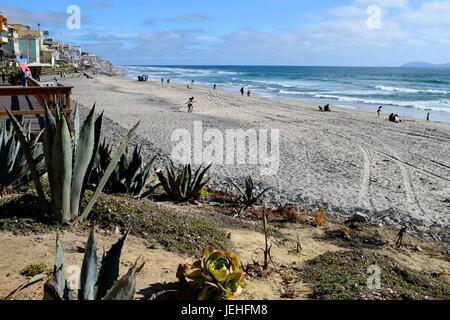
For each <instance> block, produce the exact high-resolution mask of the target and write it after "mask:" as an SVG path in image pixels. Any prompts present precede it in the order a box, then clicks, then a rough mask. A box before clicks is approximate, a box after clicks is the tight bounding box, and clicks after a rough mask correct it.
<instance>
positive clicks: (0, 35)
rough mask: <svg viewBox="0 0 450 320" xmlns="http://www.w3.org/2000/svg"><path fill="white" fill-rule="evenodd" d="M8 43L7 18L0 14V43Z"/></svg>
mask: <svg viewBox="0 0 450 320" xmlns="http://www.w3.org/2000/svg"><path fill="white" fill-rule="evenodd" d="M7 43H8V19H7V18H6V17H5V16H3V15H0V45H2V46H3V45H4V44H7Z"/></svg>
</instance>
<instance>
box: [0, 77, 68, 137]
mask: <svg viewBox="0 0 450 320" xmlns="http://www.w3.org/2000/svg"><path fill="white" fill-rule="evenodd" d="M28 85H29V86H28V87H16V86H14V87H13V86H0V122H3V123H7V122H9V120H8V114H7V113H6V110H5V109H8V110H9V111H11V113H12V114H13V115H14V116H16V117H17V119H18V120H19V121H25V122H28V121H31V131H32V132H39V131H40V130H42V129H43V128H44V117H43V116H44V114H45V110H44V107H43V106H44V104H45V103H47V105H49V107H50V109H52V111H53V112H55V111H54V108H55V106H56V104H60V105H62V106H63V107H64V113H65V114H66V115H70V114H71V113H72V109H71V101H70V95H71V92H72V87H65V86H61V85H59V86H55V87H41V86H40V85H39V83H38V82H36V81H35V80H33V79H30V80H29V82H28ZM69 118H70V117H69ZM69 122H70V121H69Z"/></svg>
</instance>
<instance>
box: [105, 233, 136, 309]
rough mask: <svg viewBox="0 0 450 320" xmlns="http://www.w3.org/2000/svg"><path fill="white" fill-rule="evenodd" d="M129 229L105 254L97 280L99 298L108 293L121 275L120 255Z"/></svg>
mask: <svg viewBox="0 0 450 320" xmlns="http://www.w3.org/2000/svg"><path fill="white" fill-rule="evenodd" d="M128 234H129V231H128V232H127V233H126V234H125V235H124V236H123V237H122V238H121V239H120V240H119V241H118V242H117V243H115V244H114V245H113V246H112V247H111V249H110V250H109V251H108V252H107V253H106V254H105V255H104V256H103V259H102V266H101V268H100V272H99V275H98V281H97V300H100V299H101V298H102V297H104V296H105V295H106V292H107V291H108V290H109V289H110V288H111V287H112V286H113V284H114V282H115V281H116V280H117V278H118V277H119V265H120V256H121V254H122V248H123V245H124V243H125V240H126V238H127V236H128Z"/></svg>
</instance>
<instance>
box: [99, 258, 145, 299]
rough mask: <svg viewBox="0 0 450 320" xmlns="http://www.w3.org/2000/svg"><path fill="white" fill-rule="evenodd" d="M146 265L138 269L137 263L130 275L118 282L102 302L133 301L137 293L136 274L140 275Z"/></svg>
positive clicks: (129, 272) (129, 271)
mask: <svg viewBox="0 0 450 320" xmlns="http://www.w3.org/2000/svg"><path fill="white" fill-rule="evenodd" d="M143 267H144V264H142V265H141V266H140V267H137V261H136V263H135V264H134V266H133V267H131V268H130V270H128V273H127V274H126V275H125V276H123V277H122V278H121V279H120V280H118V281H116V282H115V283H114V285H113V286H112V287H111V289H110V290H109V291H108V292H107V294H106V295H105V297H104V298H103V299H102V300H133V298H134V294H135V293H136V274H137V273H139V272H140V271H141V270H142V268H143Z"/></svg>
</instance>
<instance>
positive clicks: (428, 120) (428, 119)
mask: <svg viewBox="0 0 450 320" xmlns="http://www.w3.org/2000/svg"><path fill="white" fill-rule="evenodd" d="M427 122H430V113H429V112H428V114H427Z"/></svg>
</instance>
